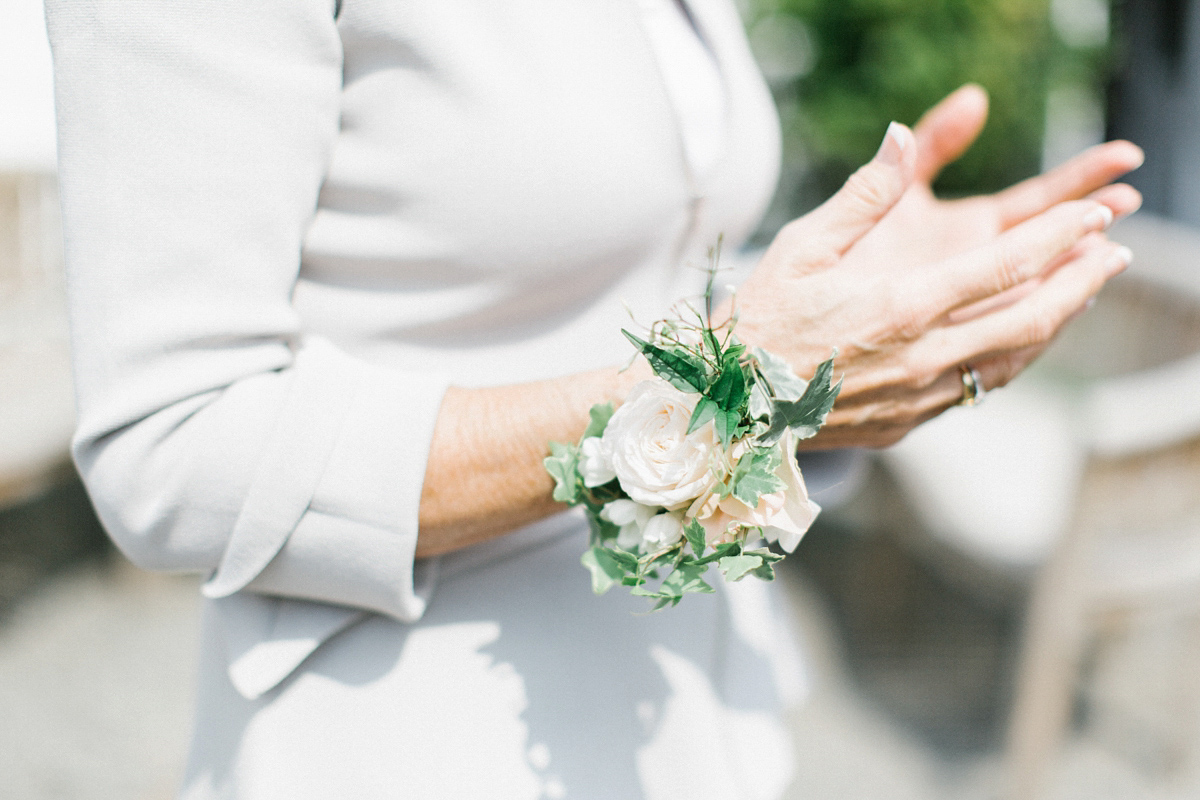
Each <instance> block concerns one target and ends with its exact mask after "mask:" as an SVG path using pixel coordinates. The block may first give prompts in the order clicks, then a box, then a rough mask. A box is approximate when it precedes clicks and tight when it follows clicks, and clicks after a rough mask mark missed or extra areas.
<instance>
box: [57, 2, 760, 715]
mask: <svg viewBox="0 0 1200 800" xmlns="http://www.w3.org/2000/svg"><path fill="white" fill-rule="evenodd" d="M46 5H47V16H48V21H49V31H50V37H51V42H52V45H53V51H54V58H55V70H56V82H57V101H58V115H59V120H58V121H59V131H60V133H59V136H60V142H59V153H60V177H61V183H62V198H63V213H64V222H65V231H66V247H67V269H68V282H69V283H68V285H69V300H70V308H71V319H72V326H73V327H72V336H73V346H74V354H75V370H76V372H75V376H76V385H77V392H78V409H79V429H78V433H77V435H76V438H75V443H74V454H75V458H76V462H77V464H78V466H79V470H80V472H81V473H82V475H83V477H84V480H85V482H86V484H87V487H88V489H89V491H90V493H91V497H92V499H93V501H94V503H95V506H96V509H97V511H98V512H99V515H100V517H101V519H102V520H103V522H104V524H105V526H106V527H107V529H108V530H109V532H110V533H111V535H112V537H113V538H114V539H115V541H116V542H117V544H118V545H119V546H120V547H121V549H122V550H123V551H124V552H125V554H126V555H128V556H129V558H130V559H132V560H133V561H134V562H135V563H137V564H139V565H141V566H143V567H146V568H149V569H160V570H201V571H205V572H208V573H210V574H211V577H210V578H209V579H208V581H207V583H206V584H205V585H204V593H205V595H206V596H207V597H209V598H212V599H213V601H214V606H215V609H216V611H217V613H218V614H219V616H220V617H221V620H222V625H223V630H224V635H225V643H226V651H227V656H228V662H229V672H230V677H231V679H232V681H233V683H234V685H235V686H236V687H237V689H238V691H239V692H241V693H242V694H243V695H244V696H245V697H247V698H254V697H258V696H260V695H262V694H263V693H264V692H266V691H268V690H270V689H271V688H272V687H274V686H275V685H276V684H277V683H279V681H281V680H282V679H283V678H285V677H286V676H287V675H288V674H289V672H291V671H292V670H293V669H294V668H295V666H296V665H297V664H298V663H299V662H300V661H302V660H303V659H304V658H305V657H306V656H308V655H309V654H310V653H311V652H312V651H313V650H314V649H315V648H316V647H318V646H319V645H320V643H321V642H323V641H324V640H325V639H327V638H328V637H329V636H330V635H332V634H333V633H334V632H337V631H339V630H341V629H343V628H345V627H346V626H347V625H349V624H351V623H352V622H354V621H355V620H356V619H359V618H361V616H362V615H363V614H365V613H368V612H373V613H379V614H385V615H388V616H390V617H393V618H395V619H399V620H402V621H412V620H416V619H417V618H419V617H420V616H421V615H422V613H423V612H424V610H425V608H426V603H427V601H428V600H429V597H430V592H431V591H432V587H433V585H434V583H435V577H436V572H437V568H438V567H437V564H436V563H434V562H432V561H431V562H424V563H417V564H415V565H414V558H413V554H414V548H415V544H416V538H417V507H418V501H419V498H420V493H421V481H422V477H423V474H424V470H425V462H426V453H427V450H428V447H429V441H430V437H431V432H432V428H433V423H434V419H435V417H436V415H437V412H438V407H439V403H440V400H441V397H442V393H443V391H444V389H445V387H446V386H447V385H448V384H450V383H453V384H456V385H461V386H484V385H494V384H503V383H512V382H518V381H525V380H534V379H539V378H544V377H548V376H553V375H560V374H565V373H570V372H576V371H579V370H585V369H589V368H594V367H597V366H601V365H610V364H619V363H622V362H623V361H624V360H626V359H627V358H628V356H629V349H628V346H627V344H626V343H625V342H624V341H623V339H622V338H621V337H620V334H619V329H620V327H621V326H622V325H625V324H627V320H628V317H627V312H626V309H625V307H624V305H623V304H628V306H629V307H630V309H631V310H632V311H633V313H634V315H635V316H636V317H637V318H638V319H640V320H642V321H651V320H653V319H656V318H659V317H661V316H662V315H663V312H664V311H665V309H666V307H667V305H668V304H669V303H670V302H671V301H673V300H674V299H675V298H677V297H679V296H680V295H681V294H683V293H686V292H688V291H690V290H691V289H693V288H694V286H695V279H696V273H694V272H692V271H690V270H687V269H686V268H685V265H686V264H687V263H689V262H691V263H696V264H700V263H702V262H703V251H704V249H705V248H706V247H707V246H708V245H710V244H711V243H712V242H713V241H714V240H715V239H716V237H717V235H718V234H719V233H724V234H725V236H726V240H727V244H728V246H736V244H737V242H739V241H740V240H742V239H743V238H744V237H745V236H746V235H747V234H748V233H749V231H751V230H752V228H753V226H754V224H755V222H756V220H757V219H758V218H759V216H760V214H761V213H762V211H763V209H764V207H765V204H766V202H767V200H768V198H769V196H770V194H771V191H772V189H773V186H774V181H775V176H776V173H777V169H778V152H779V135H778V128H777V120H776V117H775V114H774V109H773V106H772V104H771V100H770V97H769V95H768V92H767V89H766V87H765V85H764V84H763V82H762V79H761V77H760V75H759V73H758V71H757V69H756V67H755V66H754V64H753V62H752V60H751V57H750V53H749V52H748V49H747V47H746V43H745V40H744V37H743V34H742V31H741V27H740V21H739V20H738V18H737V15H736V12H735V10H734V9H733V8H732V6H731V5H730V4H729V3H728V2H727V0H689V6H690V9H691V13H692V14H693V16H694V18H695V22H696V26H697V29H698V30H699V32H700V33H701V35H702V37H703V38H702V39H696V42H697V43H700V42H703V43H704V46H706V47H707V48H709V49H710V50H711V57H712V59H713V63H715V65H716V66H717V68H718V72H717V73H715V74H717V75H718V80H719V94H718V95H717V96H715V99H714V96H713V95H711V94H710V95H709V96H708V101H707V102H710V103H712V104H711V105H710V107H709V112H708V115H709V118H710V120H712V126H711V127H710V128H707V129H706V132H705V134H704V135H703V136H701V137H700V139H699V140H697V139H696V137H695V136H694V135H691V134H689V133H688V131H689V130H692V131H693V132H694V130H695V126H694V125H693V126H692V127H691V128H690V129H689V128H688V127H687V125H685V124H683V123H684V122H686V120H687V119H690V118H695V117H696V115H697V114H698V113H699V114H701V115H703V114H704V113H705V111H704V109H703V108H700V109H699V111H698V110H697V107H696V106H695V104H694V103H690V102H689V100H688V99H687V98H688V96H687V90H686V85H687V83H688V74H689V73H688V70H686V69H683V70H681V69H680V68H679V64H678V63H675V61H674V59H676V58H677V57H679V53H678V52H675V51H671V50H670V48H669V47H666V48H665V49H664V45H663V42H664V38H663V37H664V36H665V37H668V38H669V36H670V33H669V31H667V28H669V27H670V26H669V24H667V28H663V27H662V24H664V23H663V19H662V18H661V16H660V17H655V16H654V15H655V14H657V13H659V12H661V11H662V7H661V5H660V6H659V8H658V9H657V10H655V9H653V8H652V6H653V5H654V4H653V2H650V3H649V4H647V2H640V3H639V2H637V1H635V0H506V2H504V3H495V2H489V1H488V0H455V2H447V1H446V0H404V1H403V2H397V1H396V0H342V2H340V3H339V2H336V0H259V1H258V2H254V3H246V2H242V1H241V0H236V1H235V0H206V1H205V2H197V1H196V0H47V3H46ZM655 19H657V20H658V21H657V22H656V21H655ZM672 52H675V55H672V54H671V53H672ZM692 99H693V100H694V99H696V98H695V96H693V98H692ZM704 102H705V101H703V100H702V102H701V106H703V105H704ZM714 131H715V133H714ZM714 142H715V143H714ZM518 536H520V534H518ZM451 558H453V557H451ZM580 580H584V576H583V575H582V573H581V575H580Z"/></svg>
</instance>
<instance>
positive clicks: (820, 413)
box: [759, 351, 842, 444]
mask: <svg viewBox="0 0 1200 800" xmlns="http://www.w3.org/2000/svg"><path fill="white" fill-rule="evenodd" d="M834 355H835V356H836V355H837V352H836V351H835V352H834ZM832 379H833V358H829V359H828V360H826V361H823V362H821V365H820V366H818V367H817V371H816V374H815V375H813V379H812V380H811V381H810V382H809V384H808V387H807V388H806V389H805V390H804V394H803V395H801V397H800V399H799V400H797V401H795V402H790V401H788V400H776V401H775V402H774V403H773V404H772V407H771V426H770V428H768V429H767V432H766V433H764V434H763V435H762V436H761V437H759V441H760V442H761V443H762V444H774V443H775V442H777V441H779V439H780V437H782V436H783V432H784V431H785V430H786V429H788V428H791V429H792V431H793V432H794V433H795V434H796V438H797V439H808V438H809V437H811V436H815V435H816V433H817V431H818V430H819V429H820V427H821V426H822V425H824V424H825V418H826V417H827V416H829V412H830V411H831V410H832V409H833V402H834V400H836V399H837V396H838V392H839V391H841V388H842V382H841V381H838V382H837V384H836V385H833V384H832Z"/></svg>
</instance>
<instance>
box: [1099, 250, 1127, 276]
mask: <svg viewBox="0 0 1200 800" xmlns="http://www.w3.org/2000/svg"><path fill="white" fill-rule="evenodd" d="M1131 263H1133V251H1132V250H1130V249H1129V248H1128V247H1126V246H1125V245H1121V246H1120V247H1118V248H1117V249H1116V250H1114V251H1113V252H1112V255H1110V256H1109V257H1108V261H1107V262H1106V263H1105V266H1106V267H1108V271H1109V273H1110V274H1112V275H1115V274H1117V273H1118V272H1120V271H1121V270H1123V269H1125V268H1126V267H1128V266H1129V265H1130V264H1131Z"/></svg>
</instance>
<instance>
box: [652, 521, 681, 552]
mask: <svg viewBox="0 0 1200 800" xmlns="http://www.w3.org/2000/svg"><path fill="white" fill-rule="evenodd" d="M681 538H683V522H682V521H681V520H680V519H679V517H678V516H677V515H675V514H658V515H657V516H653V517H651V518H650V521H649V522H647V523H646V527H645V528H643V529H642V546H643V547H644V548H645V550H646V552H647V553H653V552H654V551H656V550H662V549H663V548H664V547H670V546H671V545H673V544H675V543H676V542H678V541H679V540H680V539H681Z"/></svg>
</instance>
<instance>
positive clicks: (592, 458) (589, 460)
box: [579, 436, 617, 489]
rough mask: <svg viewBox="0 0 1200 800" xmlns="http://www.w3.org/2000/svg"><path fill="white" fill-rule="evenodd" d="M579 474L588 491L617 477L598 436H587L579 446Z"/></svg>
mask: <svg viewBox="0 0 1200 800" xmlns="http://www.w3.org/2000/svg"><path fill="white" fill-rule="evenodd" d="M579 474H580V475H582V476H583V485H584V486H586V487H588V488H589V489H591V488H594V487H596V486H603V485H604V484H606V483H608V482H609V481H611V480H612V479H613V478H615V477H617V473H615V472H613V468H612V461H611V459H609V457H608V450H607V449H606V448H605V447H604V443H603V441H602V440H601V439H600V437H599V436H589V437H588V438H586V439H584V440H583V444H581V445H580V446H579Z"/></svg>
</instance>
